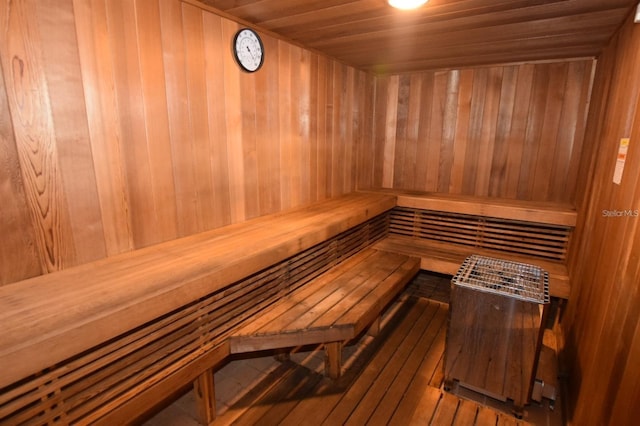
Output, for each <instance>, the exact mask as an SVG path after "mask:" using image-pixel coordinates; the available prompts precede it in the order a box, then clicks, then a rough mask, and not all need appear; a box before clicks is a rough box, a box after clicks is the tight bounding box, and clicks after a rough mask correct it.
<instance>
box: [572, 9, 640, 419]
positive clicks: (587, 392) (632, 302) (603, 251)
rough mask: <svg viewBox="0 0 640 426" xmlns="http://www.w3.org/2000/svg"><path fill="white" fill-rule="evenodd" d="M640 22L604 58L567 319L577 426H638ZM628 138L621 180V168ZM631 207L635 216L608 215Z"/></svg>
mask: <svg viewBox="0 0 640 426" xmlns="http://www.w3.org/2000/svg"><path fill="white" fill-rule="evenodd" d="M638 73H640V26H638V25H637V24H634V23H633V20H632V16H630V17H629V18H628V20H627V22H626V24H625V26H624V27H623V28H622V29H621V31H620V32H619V34H618V35H617V36H616V37H615V38H614V39H613V40H612V41H611V43H610V45H609V47H608V48H607V50H606V51H605V52H604V54H603V55H602V57H601V58H600V61H599V70H598V75H597V78H596V84H595V86H594V95H593V102H592V105H593V107H592V110H591V114H590V116H589V125H588V128H587V132H586V134H587V137H586V139H585V156H584V159H583V162H582V163H583V168H582V170H581V173H580V175H579V179H580V182H581V187H582V188H583V189H582V190H581V191H580V193H579V200H580V203H579V204H578V223H577V226H576V231H575V239H574V245H573V250H571V251H570V253H571V256H570V261H569V270H570V274H571V278H572V282H573V283H574V285H573V286H572V294H571V297H570V298H569V304H568V307H567V311H566V315H565V320H564V321H563V323H562V325H563V328H564V329H565V335H566V344H565V346H566V347H565V350H564V361H565V362H564V363H565V364H566V368H567V369H568V372H569V379H570V380H569V388H570V396H571V398H570V404H569V405H570V411H569V419H570V420H571V424H575V425H582V424H602V425H622V424H634V423H635V422H636V421H637V417H638V413H639V411H638V401H640V386H639V385H638V383H640V368H639V365H640V364H638V356H640V355H639V354H640V286H639V285H638V283H640V258H639V256H640V226H639V225H640V217H638V216H636V215H635V214H636V213H635V212H637V211H638V210H639V209H640V173H639V171H640V144H639V143H640V80H638ZM625 137H630V138H631V144H630V146H629V152H628V157H627V161H626V165H625V169H624V174H623V176H622V181H621V183H620V185H616V184H614V183H613V173H614V168H615V164H616V158H617V154H618V147H619V143H620V139H621V138H625ZM605 210H608V211H615V210H618V211H620V212H623V211H626V210H629V211H631V215H626V214H624V213H622V215H621V216H616V215H613V216H611V215H607V214H606V212H605Z"/></svg>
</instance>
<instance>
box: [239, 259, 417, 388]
mask: <svg viewBox="0 0 640 426" xmlns="http://www.w3.org/2000/svg"><path fill="white" fill-rule="evenodd" d="M419 269H420V259H418V258H416V257H410V256H404V255H400V254H396V253H389V252H384V251H379V250H373V249H366V250H363V251H361V252H359V253H358V254H356V255H354V256H352V257H351V258H350V259H348V260H346V261H345V262H343V263H341V264H339V265H337V266H335V267H333V268H332V269H331V270H330V271H328V272H326V273H324V274H323V275H321V276H319V277H317V278H316V279H314V280H313V281H311V282H309V283H307V284H305V285H304V286H303V287H300V288H299V289H297V290H295V291H293V292H292V293H290V294H289V295H287V296H286V297H284V298H282V299H280V300H279V301H278V302H276V303H274V304H273V305H272V306H271V307H270V308H269V309H266V310H263V311H262V312H261V313H260V315H259V316H257V317H256V319H254V320H253V321H252V322H250V323H248V324H247V325H245V326H243V327H241V328H240V329H238V330H237V331H236V332H235V333H234V334H233V335H232V336H231V337H230V339H229V345H230V350H231V353H243V352H253V351H261V350H267V349H278V348H290V347H297V346H304V345H312V344H324V347H325V350H326V362H325V372H326V374H327V375H328V376H329V377H331V378H334V379H335V378H338V377H339V375H340V370H341V358H342V346H343V344H344V343H345V342H348V341H350V340H352V339H354V338H355V337H357V336H358V335H359V334H360V333H361V332H363V331H364V330H365V328H366V327H368V326H369V325H371V324H372V323H377V320H378V318H379V316H380V314H381V313H382V311H383V309H384V308H385V307H386V306H387V305H388V304H389V303H390V302H391V301H392V300H393V299H394V297H395V296H397V295H398V294H399V293H400V292H401V291H402V289H403V288H404V286H405V285H406V284H407V283H408V282H409V281H410V280H411V279H412V278H413V277H414V275H415V274H416V273H417V272H418V270H419Z"/></svg>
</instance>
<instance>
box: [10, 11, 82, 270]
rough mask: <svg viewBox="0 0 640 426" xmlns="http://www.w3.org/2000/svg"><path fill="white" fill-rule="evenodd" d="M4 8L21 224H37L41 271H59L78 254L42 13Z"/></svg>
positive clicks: (35, 228)
mask: <svg viewBox="0 0 640 426" xmlns="http://www.w3.org/2000/svg"><path fill="white" fill-rule="evenodd" d="M0 5H1V6H0V21H1V22H3V38H2V41H1V42H0V57H1V62H2V70H3V73H4V83H5V85H6V87H7V90H6V94H7V100H8V104H9V111H10V113H11V118H12V121H13V131H14V136H15V140H14V142H15V144H16V148H17V153H18V158H19V161H20V171H21V174H22V183H23V185H24V188H23V191H24V194H25V195H26V200H27V206H28V211H29V216H30V217H29V218H28V219H27V218H23V221H25V222H27V221H28V222H31V223H32V224H33V228H34V230H35V242H36V252H37V253H38V258H39V263H40V268H41V270H42V271H43V272H51V271H56V270H59V269H63V268H64V267H66V266H68V265H70V264H71V265H72V264H74V263H75V259H76V250H75V247H74V244H73V232H72V226H71V223H70V215H71V211H70V210H69V206H68V204H67V199H66V195H67V194H66V193H65V187H64V182H63V181H62V176H63V173H62V171H61V170H60V162H59V157H60V153H59V146H58V144H57V139H56V136H55V127H54V118H53V111H52V107H51V98H50V96H49V88H48V85H47V79H46V70H47V65H46V64H45V60H44V58H43V55H44V54H43V48H44V46H43V45H42V41H41V35H40V33H39V29H38V24H39V22H38V20H37V18H38V10H37V8H36V5H35V4H33V3H26V2H19V3H16V4H14V3H11V2H2V3H1V4H0ZM5 250H12V248H11V247H6V248H5Z"/></svg>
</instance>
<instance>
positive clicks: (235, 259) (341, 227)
mask: <svg viewBox="0 0 640 426" xmlns="http://www.w3.org/2000/svg"><path fill="white" fill-rule="evenodd" d="M393 206H395V196H393V195H386V194H350V195H346V196H343V197H338V198H335V199H331V200H327V201H324V202H320V203H316V204H314V205H311V206H308V207H304V208H298V209H295V210H291V211H288V212H284V213H278V214H273V215H269V216H265V217H261V218H257V219H253V220H249V221H246V222H244V223H240V224H236V225H231V226H227V227H224V228H220V229H216V230H212V231H209V232H204V233H201V234H197V235H193V236H190V237H186V238H182V239H179V240H175V241H170V242H166V243H163V244H159V245H156V246H152V247H148V248H144V249H140V250H137V251H134V252H131V253H126V254H122V255H118V256H113V257H111V258H107V259H104V260H100V261H97V262H93V263H90V264H85V265H81V266H78V267H74V268H69V269H66V270H63V271H59V272H55V273H50V274H47V275H43V276H39V277H35V278H32V279H28V280H25V281H22V282H18V283H14V284H10V285H6V286H3V287H0V324H2V330H0V369H1V370H0V424H21V423H37V424H45V423H55V422H60V423H65V424H105V425H113V424H125V423H131V422H134V421H136V419H138V418H139V417H140V416H143V415H144V414H145V411H147V410H149V409H152V408H153V407H154V406H155V405H157V404H162V402H163V401H164V400H166V399H167V398H169V397H172V396H173V395H174V394H175V392H178V391H180V390H181V389H184V387H185V386H188V385H190V384H191V383H195V388H196V391H197V392H196V396H197V398H198V399H199V401H200V404H199V406H200V407H201V409H202V417H203V421H205V422H208V421H209V420H211V418H212V417H213V416H214V415H215V410H214V406H213V401H214V400H215V398H214V396H213V382H212V378H213V372H212V369H213V367H214V366H215V365H216V364H217V363H219V362H221V361H222V360H224V359H225V358H226V357H227V356H229V354H230V348H229V342H228V337H229V335H230V334H231V333H232V331H233V330H234V329H235V328H236V327H239V326H241V325H242V324H243V323H244V322H247V321H251V320H252V318H254V316H255V315H256V314H258V313H259V312H260V311H261V310H262V309H264V308H266V307H268V306H271V305H272V304H273V303H274V302H275V301H276V300H277V299H279V298H280V297H281V296H282V295H284V294H287V293H288V292H289V290H290V289H292V288H297V287H299V286H301V285H303V284H305V283H306V282H308V281H311V280H313V278H315V277H317V276H318V275H321V274H322V273H323V272H326V271H328V270H330V269H331V268H332V267H334V266H336V265H338V264H340V263H341V262H343V261H344V260H346V259H348V258H349V257H350V256H352V255H353V254H355V253H357V252H358V251H360V250H362V249H364V248H366V247H367V246H370V245H371V244H372V243H373V242H375V241H376V240H379V239H380V238H382V237H383V236H384V235H385V234H386V232H387V229H388V214H387V213H386V212H387V211H388V210H390V209H391V208H392V207H393Z"/></svg>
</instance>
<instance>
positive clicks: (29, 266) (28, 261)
mask: <svg viewBox="0 0 640 426" xmlns="http://www.w3.org/2000/svg"><path fill="white" fill-rule="evenodd" d="M0 200H2V208H0V235H2V244H0V285H4V284H8V283H12V282H14V281H17V280H20V279H23V278H28V277H33V276H36V275H40V274H41V265H40V262H39V259H38V253H37V252H36V244H35V234H34V229H33V226H32V222H31V220H30V215H29V208H28V206H27V199H26V196H25V188H24V183H23V180H22V176H21V174H20V160H19V158H18V152H17V148H16V140H15V137H14V133H13V125H12V124H11V115H10V113H9V105H8V101H7V92H6V87H5V84H4V78H3V77H2V75H0Z"/></svg>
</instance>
